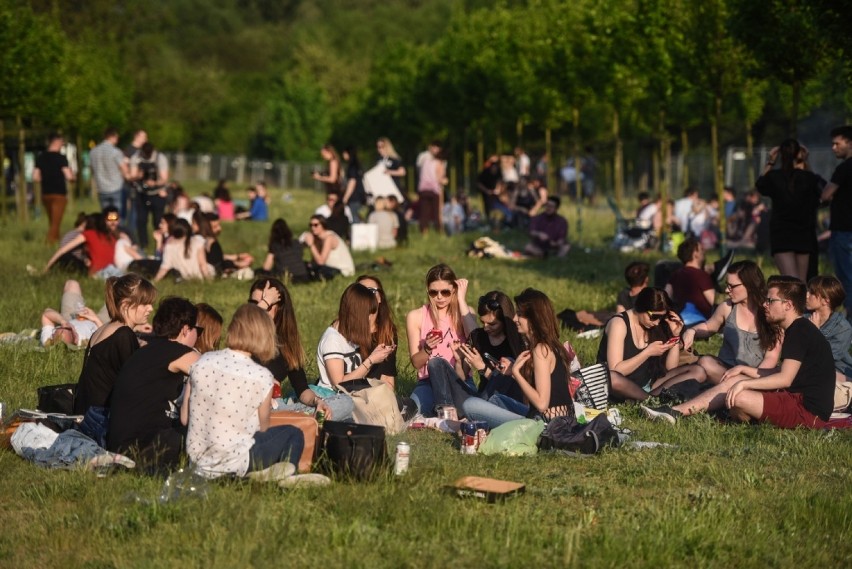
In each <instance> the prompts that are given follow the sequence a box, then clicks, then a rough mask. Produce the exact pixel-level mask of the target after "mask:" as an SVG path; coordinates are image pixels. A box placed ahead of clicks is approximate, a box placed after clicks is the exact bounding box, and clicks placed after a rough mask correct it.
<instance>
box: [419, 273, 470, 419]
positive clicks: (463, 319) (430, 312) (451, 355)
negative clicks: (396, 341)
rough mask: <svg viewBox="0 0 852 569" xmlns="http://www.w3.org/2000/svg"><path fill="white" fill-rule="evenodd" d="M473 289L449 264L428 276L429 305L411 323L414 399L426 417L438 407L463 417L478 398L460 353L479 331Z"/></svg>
mask: <svg viewBox="0 0 852 569" xmlns="http://www.w3.org/2000/svg"><path fill="white" fill-rule="evenodd" d="M467 286H468V283H467V279H459V278H457V277H456V274H455V273H454V272H453V270H452V269H451V268H450V267H448V266H447V265H445V264H440V265H435V266H434V267H432V268H431V269H429V271H428V272H427V273H426V291H427V293H428V301H427V303H426V304H424V305H423V306H421V307H420V308H415V309H414V310H412V311H411V312H409V313H408V316H407V317H406V319H405V328H406V332H407V333H408V350H409V356H410V358H411V365H412V366H414V368H415V369H416V370H417V378H418V382H417V386H416V387H415V388H414V391H413V393H412V394H411V398H412V399H413V400H414V402H415V404H416V405H417V408H418V410H419V411H420V413H421V414H423V415H426V416H431V415H433V414H434V412H435V409H436V408H437V407H454V408H455V409H456V412H457V411H458V409H459V408H460V407H461V405H462V403H463V402H464V400H465V399H466V398H467V397H469V396H470V395H471V394H475V393H476V388H475V386H473V385H472V383H467V381H466V380H467V374H468V369H469V368H468V367H467V365H466V364H465V362H464V358H463V357H462V356H461V355H460V354H459V353H458V347H459V345H460V344H463V343H465V342H466V341H467V336H468V334H470V332H471V331H472V330H473V329H474V328H475V327H476V316H475V315H474V314H473V310H471V309H470V307H469V306H468V304H467V301H466V300H465V295H466V294H467Z"/></svg>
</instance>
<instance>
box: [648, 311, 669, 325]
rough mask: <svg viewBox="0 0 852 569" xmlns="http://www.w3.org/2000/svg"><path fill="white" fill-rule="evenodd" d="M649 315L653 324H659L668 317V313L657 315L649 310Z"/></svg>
mask: <svg viewBox="0 0 852 569" xmlns="http://www.w3.org/2000/svg"><path fill="white" fill-rule="evenodd" d="M647 314H648V318H650V319H651V321H652V322H657V321H659V320H662V319H663V318H665V317H666V313H665V312H663V313H662V314H657V313H655V312H651V311H650V310H649V311H648V312H647Z"/></svg>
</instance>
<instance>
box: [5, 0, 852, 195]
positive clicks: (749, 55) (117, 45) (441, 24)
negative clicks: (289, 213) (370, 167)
mask: <svg viewBox="0 0 852 569" xmlns="http://www.w3.org/2000/svg"><path fill="white" fill-rule="evenodd" d="M851 38H852V6H850V2H848V1H838V0H809V1H805V0H764V1H763V2H754V1H753V0H705V1H702V2H694V1H692V0H573V1H571V2H564V1H561V0H516V1H502V2H501V1H487V0H464V1H458V0H381V1H378V0H169V1H168V2H147V1H141V0H135V1H134V0H30V1H22V0H0V46H2V47H0V51H2V53H0V116H2V118H4V119H5V121H4V127H5V128H6V129H7V132H9V131H10V130H14V128H15V126H14V125H16V124H19V125H22V126H24V127H28V128H34V129H43V130H46V129H50V128H61V129H63V130H64V131H65V132H67V133H70V134H71V139H72V140H74V137H77V138H78V139H79V140H82V141H89V140H92V139H94V140H97V139H98V137H99V135H100V132H101V131H102V129H103V128H104V127H105V126H106V125H109V124H113V125H117V126H119V127H120V128H122V129H124V130H126V131H129V130H131V129H133V128H137V127H144V128H145V129H147V130H148V132H149V134H150V136H151V138H152V140H154V141H155V142H156V144H157V145H158V146H159V147H161V148H164V149H168V150H183V151H197V152H201V151H203V152H219V153H241V154H248V155H252V156H257V157H268V158H275V159H284V160H305V159H315V158H316V155H317V148H318V147H319V146H320V145H321V144H323V143H325V142H327V141H332V142H334V143H336V144H338V145H345V144H355V145H358V146H362V147H364V148H367V147H371V146H372V142H373V140H374V139H375V137H377V136H380V135H387V136H390V137H391V138H392V139H393V140H394V142H395V143H396V145H397V147H398V148H400V149H402V150H403V151H404V152H405V153H406V154H407V155H408V156H409V157H413V152H414V150H415V149H420V148H421V147H422V145H423V143H424V142H426V141H428V140H429V139H432V138H435V137H441V138H443V139H445V140H446V141H447V142H448V144H449V146H450V149H451V150H454V151H455V152H456V154H457V155H458V154H462V153H459V152H458V150H462V149H463V150H464V151H466V152H464V154H471V155H473V154H474V152H475V150H476V149H477V144H478V143H479V144H480V146H479V147H478V149H479V154H481V153H482V152H483V150H484V151H486V152H490V151H493V150H494V149H495V148H498V147H501V148H508V147H510V145H513V144H515V143H517V142H519V141H522V142H523V143H524V144H525V145H527V146H529V147H532V148H534V149H535V150H536V151H537V152H539V153H540V152H543V151H545V150H550V149H551V147H550V144H558V145H560V147H561V148H562V150H563V154H564V153H567V154H570V153H572V152H577V150H576V149H577V148H579V147H581V146H584V145H586V144H594V145H596V147H597V148H598V149H605V152H606V154H607V155H611V156H612V157H613V158H614V159H615V160H614V161H613V163H614V164H615V168H616V172H615V176H614V177H615V180H616V190H618V187H617V186H618V182H617V180H618V179H619V175H618V171H617V169H618V168H619V167H620V161H621V153H623V152H624V146H625V145H628V147H629V146H630V145H636V144H642V145H645V146H646V147H651V148H652V149H653V151H654V152H655V153H657V154H658V156H659V157H660V158H661V160H663V161H664V160H665V157H666V155H667V153H669V152H671V148H672V146H673V145H674V146H675V147H676V148H677V150H679V151H682V152H683V151H688V149H689V148H690V147H691V146H693V147H694V146H696V145H700V144H709V143H712V144H713V154H714V155H715V156H718V155H719V152H718V148H719V147H720V146H721V145H725V144H739V145H743V146H748V145H751V144H753V142H754V141H755V140H757V141H758V142H760V141H763V140H764V139H768V141H769V142H773V143H774V142H777V139H780V137H781V136H783V135H786V134H795V132H796V125H797V124H798V122H799V119H801V118H802V117H804V116H807V115H809V114H810V113H813V112H814V111H817V110H828V111H830V114H831V116H832V117H836V118H839V119H840V120H842V119H843V118H845V117H846V116H848V115H850V114H852V113H850V111H852V92H850V87H849V84H850V81H849V80H850V77H851V76H852V72H850V69H852V63H850V62H852V57H850V55H852V53H850V50H852V45H850V39H851ZM599 151H600V150H599ZM610 153H611V154H610ZM661 176H662V175H661Z"/></svg>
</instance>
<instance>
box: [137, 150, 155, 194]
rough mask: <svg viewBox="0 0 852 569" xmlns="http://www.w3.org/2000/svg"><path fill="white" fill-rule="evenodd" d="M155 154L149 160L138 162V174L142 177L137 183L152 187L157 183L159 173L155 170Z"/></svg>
mask: <svg viewBox="0 0 852 569" xmlns="http://www.w3.org/2000/svg"><path fill="white" fill-rule="evenodd" d="M157 158H158V156H157V153H156V152H154V153H153V154H152V155H151V159H150V160H144V159H141V160H139V165H138V168H139V173H140V174H142V177H141V178H140V179H139V182H140V183H142V184H143V185H146V186H153V185H155V184H156V183H157V180H159V179H160V172H159V169H158V168H157Z"/></svg>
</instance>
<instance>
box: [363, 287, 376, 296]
mask: <svg viewBox="0 0 852 569" xmlns="http://www.w3.org/2000/svg"><path fill="white" fill-rule="evenodd" d="M364 288H365V289H367V290H369V291H370V292H372V293H373V294H378V293H379V289H377V288H375V287H372V286H365V287H364Z"/></svg>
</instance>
